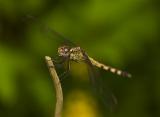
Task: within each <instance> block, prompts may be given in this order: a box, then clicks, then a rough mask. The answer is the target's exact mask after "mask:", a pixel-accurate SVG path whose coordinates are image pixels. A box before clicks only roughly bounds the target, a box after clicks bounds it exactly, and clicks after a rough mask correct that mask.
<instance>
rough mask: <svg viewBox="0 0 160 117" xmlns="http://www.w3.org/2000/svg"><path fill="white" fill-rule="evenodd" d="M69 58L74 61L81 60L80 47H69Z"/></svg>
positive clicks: (81, 52) (82, 57)
mask: <svg viewBox="0 0 160 117" xmlns="http://www.w3.org/2000/svg"><path fill="white" fill-rule="evenodd" d="M70 59H71V60H74V61H83V60H85V59H84V55H83V51H82V49H81V48H80V47H73V48H71V49H70Z"/></svg>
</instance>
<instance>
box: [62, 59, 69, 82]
mask: <svg viewBox="0 0 160 117" xmlns="http://www.w3.org/2000/svg"><path fill="white" fill-rule="evenodd" d="M69 72H70V61H69V60H68V61H67V69H66V71H65V72H63V73H62V74H60V75H59V78H60V81H62V80H63V79H64V78H66V77H67V76H68V74H69Z"/></svg>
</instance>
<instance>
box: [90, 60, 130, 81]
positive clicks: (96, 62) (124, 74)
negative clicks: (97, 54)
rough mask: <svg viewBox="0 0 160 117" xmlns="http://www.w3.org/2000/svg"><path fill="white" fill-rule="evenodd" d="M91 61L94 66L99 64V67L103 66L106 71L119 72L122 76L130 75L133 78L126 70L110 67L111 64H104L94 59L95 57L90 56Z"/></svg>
mask: <svg viewBox="0 0 160 117" xmlns="http://www.w3.org/2000/svg"><path fill="white" fill-rule="evenodd" d="M89 59H90V61H91V63H92V64H93V65H94V66H97V67H99V68H102V69H104V70H106V71H110V72H112V73H114V74H117V75H120V76H123V77H128V78H131V74H129V73H127V72H125V71H121V70H119V69H116V68H113V67H110V66H107V65H104V64H102V63H100V62H98V61H96V60H94V59H93V58H91V57H89Z"/></svg>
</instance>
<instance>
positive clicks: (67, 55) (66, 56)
mask: <svg viewBox="0 0 160 117" xmlns="http://www.w3.org/2000/svg"><path fill="white" fill-rule="evenodd" d="M47 31H50V32H51V33H52V34H54V35H56V36H58V37H60V38H61V39H63V43H62V44H61V45H60V46H59V47H58V50H57V53H58V56H59V57H60V58H61V60H62V61H61V62H62V63H63V62H64V61H67V63H68V64H67V71H66V72H64V73H63V74H61V76H64V75H65V74H66V73H67V72H68V71H69V70H70V61H75V62H78V63H79V62H85V63H86V64H87V65H88V71H89V75H90V77H89V78H90V80H91V82H92V84H93V86H94V89H95V90H96V92H98V93H99V94H100V95H103V97H100V98H101V100H102V102H103V103H104V104H105V105H107V106H108V105H109V106H110V109H111V110H113V109H114V106H115V105H117V98H116V96H115V95H114V94H113V93H112V92H110V91H109V95H108V94H104V92H105V91H104V88H103V86H101V81H100V80H97V78H96V76H97V74H95V73H96V72H94V69H93V67H94V66H95V67H97V68H100V69H103V70H105V71H107V72H111V73H113V74H116V75H119V76H122V77H126V78H131V77H132V76H131V74H130V73H128V72H126V71H122V70H120V69H117V68H114V67H111V66H109V65H105V64H103V63H101V62H99V61H97V60H95V59H94V58H92V57H90V56H89V55H88V54H87V53H86V51H85V50H84V49H82V48H81V47H80V46H78V45H76V44H75V43H73V42H72V41H70V39H68V38H66V37H64V36H63V35H61V34H60V33H58V32H56V31H55V30H53V29H49V28H47ZM66 42H67V43H68V44H67V43H66ZM53 61H54V62H55V60H53ZM107 99H108V100H110V102H109V104H108V102H107V104H106V100H107Z"/></svg>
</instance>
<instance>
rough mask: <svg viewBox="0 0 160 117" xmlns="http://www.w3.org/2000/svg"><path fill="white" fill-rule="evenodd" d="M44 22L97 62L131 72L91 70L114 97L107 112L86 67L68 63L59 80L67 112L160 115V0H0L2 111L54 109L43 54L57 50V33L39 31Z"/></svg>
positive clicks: (44, 116)
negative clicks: (67, 71) (54, 35)
mask: <svg viewBox="0 0 160 117" xmlns="http://www.w3.org/2000/svg"><path fill="white" fill-rule="evenodd" d="M26 15H33V16H35V17H36V20H34V21H33V22H32V21H29V20H28V19H26V18H25V16H26ZM42 23H43V24H45V25H47V26H48V27H50V28H53V29H55V30H56V31H58V32H60V33H61V34H63V35H65V36H66V37H69V38H70V40H71V41H73V42H75V43H76V44H78V45H80V46H81V47H82V48H84V49H85V50H86V52H87V53H88V54H89V55H90V56H92V57H94V58H95V59H96V60H99V61H101V62H103V63H105V64H108V65H111V66H114V67H117V68H120V69H123V70H126V71H129V72H130V73H132V75H133V77H132V79H127V78H122V77H119V76H116V75H112V74H111V73H108V72H105V71H103V70H99V69H96V70H97V72H98V73H99V74H100V75H99V76H98V77H99V78H101V79H102V81H103V85H105V86H108V87H109V88H108V89H110V90H112V91H113V92H114V94H115V96H116V97H117V99H118V105H117V107H116V109H115V111H114V112H110V111H107V109H106V108H104V106H103V104H101V103H99V101H97V98H96V97H95V96H93V95H92V94H91V93H90V92H92V91H91V89H90V86H91V85H90V83H89V81H88V73H87V70H86V68H85V66H84V65H83V64H81V63H80V64H79V63H72V66H71V73H70V75H68V77H66V78H65V79H64V80H62V87H63V91H64V109H63V116H64V117H109V116H110V117H158V116H160V79H159V78H160V74H159V72H160V61H159V60H160V54H158V53H159V50H160V46H159V42H160V40H159V1H158V0H68V1H65V0H17V1H14V0H1V1H0V117H51V116H53V115H54V114H53V113H54V105H55V93H54V92H55V90H54V88H53V84H52V80H51V78H50V75H49V71H48V68H47V67H46V63H45V60H44V57H45V56H46V55H49V56H51V57H54V56H56V51H57V44H58V39H55V38H52V35H51V34H49V36H48V34H46V33H45V31H43V30H41V24H42ZM80 68H81V69H80ZM58 71H59V70H58ZM59 73H61V71H59Z"/></svg>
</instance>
